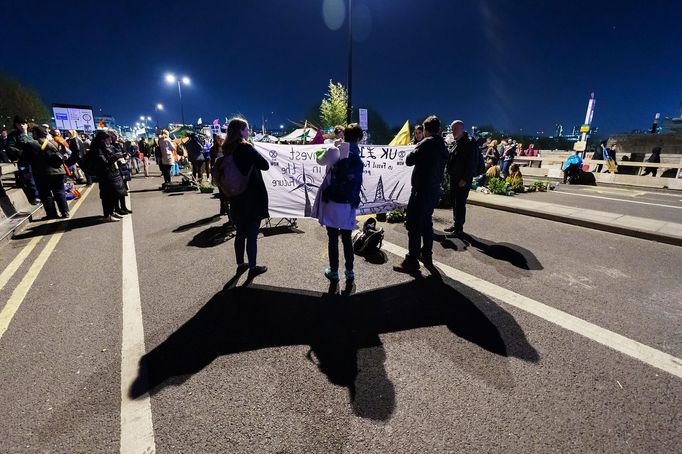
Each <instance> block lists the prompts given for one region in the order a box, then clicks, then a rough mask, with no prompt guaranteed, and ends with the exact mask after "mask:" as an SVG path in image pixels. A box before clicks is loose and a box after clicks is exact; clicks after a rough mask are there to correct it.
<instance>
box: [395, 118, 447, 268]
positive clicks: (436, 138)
mask: <svg viewBox="0 0 682 454" xmlns="http://www.w3.org/2000/svg"><path fill="white" fill-rule="evenodd" d="M440 129H441V126H440V120H439V119H438V117H436V116H435V115H432V116H430V117H429V118H427V119H426V120H424V135H425V136H426V138H425V139H424V140H422V141H421V142H420V143H419V145H417V147H416V148H415V149H414V151H413V152H412V153H410V154H409V155H407V157H406V158H405V164H406V165H408V166H414V170H413V171H412V192H411V193H410V200H409V201H408V203H407V221H406V223H405V225H406V227H407V235H408V253H407V255H406V256H405V259H404V260H403V261H402V262H401V263H400V264H399V265H396V266H394V267H393V269H394V270H395V271H399V272H402V273H408V274H413V273H417V272H418V271H419V261H420V260H421V262H422V263H423V264H424V265H425V266H426V267H428V268H431V267H433V260H432V254H433V221H432V219H431V217H432V215H433V210H434V208H435V207H436V205H437V204H438V199H439V198H440V184H441V181H442V180H443V171H444V170H445V163H446V162H447V160H448V149H447V147H446V146H445V141H444V140H443V137H442V136H441V133H440ZM422 241H423V246H422Z"/></svg>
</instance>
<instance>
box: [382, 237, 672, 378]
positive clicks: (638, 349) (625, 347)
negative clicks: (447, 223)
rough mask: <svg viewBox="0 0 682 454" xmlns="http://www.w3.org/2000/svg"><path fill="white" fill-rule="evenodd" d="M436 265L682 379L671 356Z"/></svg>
mask: <svg viewBox="0 0 682 454" xmlns="http://www.w3.org/2000/svg"><path fill="white" fill-rule="evenodd" d="M383 247H384V249H386V250H387V251H388V252H390V253H392V254H395V255H397V256H400V257H404V256H405V254H406V253H407V250H406V249H404V248H402V247H400V246H397V245H395V244H392V243H389V242H387V241H384V243H383ZM434 264H435V265H436V266H437V267H438V268H439V269H440V270H441V271H442V272H443V273H444V274H445V275H446V276H447V277H449V278H450V279H453V280H455V281H458V282H461V283H462V284H464V285H466V286H467V287H470V288H472V289H474V290H476V291H478V292H480V293H482V294H484V295H487V296H489V297H491V298H494V299H496V300H499V301H502V302H503V303H505V304H509V305H511V306H514V307H516V308H518V309H521V310H523V311H526V312H528V313H530V314H533V315H535V316H537V317H540V318H542V319H543V320H546V321H548V322H551V323H554V324H555V325H558V326H560V327H562V328H564V329H567V330H569V331H573V332H574V333H576V334H580V335H581V336H584V337H586V338H588V339H591V340H593V341H595V342H598V343H600V344H602V345H605V346H606V347H609V348H611V349H613V350H616V351H618V352H620V353H623V354H625V355H627V356H630V357H632V358H635V359H637V360H639V361H642V362H643V363H646V364H649V365H650V366H653V367H656V368H658V369H661V370H663V371H666V372H668V373H670V374H672V375H674V376H676V377H679V378H682V359H680V358H677V357H675V356H672V355H670V354H668V353H665V352H662V351H660V350H656V349H655V348H652V347H649V346H647V345H644V344H642V343H640V342H637V341H635V340H632V339H629V338H627V337H625V336H622V335H620V334H618V333H614V332H613V331H609V330H607V329H605V328H602V327H600V326H597V325H595V324H594V323H590V322H588V321H585V320H583V319H580V318H578V317H575V316H573V315H570V314H568V313H566V312H564V311H561V310H559V309H555V308H553V307H551V306H548V305H546V304H543V303H541V302H539V301H535V300H533V299H531V298H528V297H526V296H523V295H519V294H518V293H515V292H513V291H511V290H507V289H505V288H503V287H500V286H497V285H495V284H493V283H491V282H488V281H485V280H483V279H481V278H478V277H476V276H472V275H471V274H467V273H465V272H463V271H460V270H458V269H455V268H453V267H451V266H448V265H445V264H443V263H440V262H434Z"/></svg>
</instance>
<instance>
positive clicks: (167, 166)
mask: <svg viewBox="0 0 682 454" xmlns="http://www.w3.org/2000/svg"><path fill="white" fill-rule="evenodd" d="M175 148H176V147H175V144H174V143H173V142H172V141H171V140H170V138H169V137H168V130H167V129H164V130H162V131H161V133H160V134H159V145H158V159H157V164H158V165H159V168H160V169H161V174H162V175H163V184H164V186H165V185H167V184H168V183H170V182H171V168H172V167H173V165H174V164H175V158H174V156H175Z"/></svg>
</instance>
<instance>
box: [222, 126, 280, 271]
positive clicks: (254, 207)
mask: <svg viewBox="0 0 682 454" xmlns="http://www.w3.org/2000/svg"><path fill="white" fill-rule="evenodd" d="M248 138H249V124H248V123H247V122H246V120H243V119H241V118H233V119H232V120H230V123H229V124H228V126H227V138H226V140H225V144H224V145H223V159H227V158H228V157H229V156H232V160H233V162H234V165H236V166H237V169H238V170H239V172H240V173H241V174H242V175H243V176H245V177H246V178H248V184H247V186H246V190H245V191H244V192H243V193H241V194H239V195H236V196H234V197H232V198H231V200H230V219H231V220H232V222H234V224H235V226H236V228H237V235H236V237H235V242H234V251H235V255H236V259H237V271H238V272H244V271H246V270H247V269H248V270H249V277H250V278H252V277H255V276H257V275H259V274H263V273H265V272H266V271H267V270H268V269H267V267H265V266H260V265H258V264H257V261H256V258H257V253H258V245H257V240H258V231H259V230H260V223H261V221H262V220H263V219H266V218H269V217H270V214H269V212H268V191H267V189H266V188H265V182H264V181H263V175H262V174H261V171H263V170H268V169H269V168H270V164H268V161H266V160H265V158H263V156H261V155H260V153H258V152H257V151H256V149H255V148H254V147H253V145H251V143H250V142H249V141H248ZM223 165H224V164H223ZM244 250H246V255H247V256H248V260H249V261H248V263H245V262H244Z"/></svg>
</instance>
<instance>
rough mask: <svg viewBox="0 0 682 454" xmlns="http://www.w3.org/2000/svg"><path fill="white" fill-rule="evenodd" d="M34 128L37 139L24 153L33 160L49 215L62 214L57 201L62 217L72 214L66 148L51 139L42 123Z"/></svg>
mask: <svg viewBox="0 0 682 454" xmlns="http://www.w3.org/2000/svg"><path fill="white" fill-rule="evenodd" d="M32 132H33V138H34V139H35V140H33V141H31V142H29V143H28V144H27V146H26V149H25V150H24V153H26V154H27V155H28V156H27V157H28V159H29V161H30V163H31V168H32V169H33V176H34V178H35V182H36V185H37V186H38V193H39V194H40V199H41V200H42V202H43V208H44V209H45V214H46V215H47V219H58V218H59V216H57V209H56V208H55V202H56V204H57V207H58V208H59V213H60V214H61V217H62V218H68V217H69V205H68V204H67V203H66V194H65V193H64V183H65V182H66V171H65V170H64V161H65V160H66V148H64V146H63V145H62V144H61V143H58V142H56V141H54V140H48V138H47V137H48V132H47V130H46V129H45V128H43V127H42V126H34V127H33V130H32Z"/></svg>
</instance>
